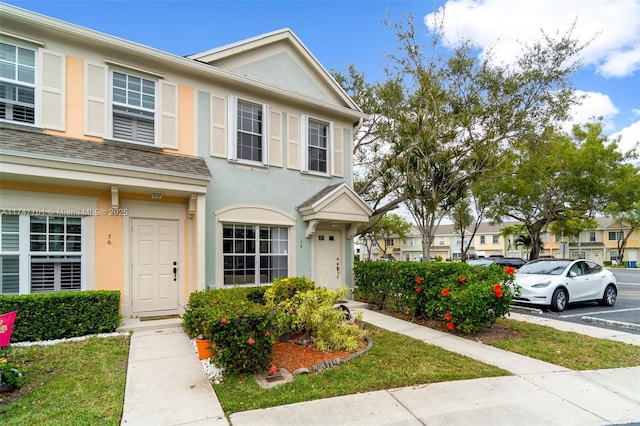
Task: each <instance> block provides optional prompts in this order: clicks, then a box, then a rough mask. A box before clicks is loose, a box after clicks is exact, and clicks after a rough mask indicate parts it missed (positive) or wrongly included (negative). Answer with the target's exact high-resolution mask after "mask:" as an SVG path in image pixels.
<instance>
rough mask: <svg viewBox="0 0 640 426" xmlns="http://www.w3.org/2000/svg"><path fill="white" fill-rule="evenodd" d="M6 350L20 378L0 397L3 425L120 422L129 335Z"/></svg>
mask: <svg viewBox="0 0 640 426" xmlns="http://www.w3.org/2000/svg"><path fill="white" fill-rule="evenodd" d="M7 352H8V355H9V360H10V361H11V362H12V363H13V364H15V365H16V366H17V367H18V368H19V369H20V370H21V371H22V372H23V378H24V382H23V384H22V386H21V387H20V388H19V389H18V390H17V391H15V392H13V393H11V394H9V393H6V394H2V396H1V397H0V398H1V399H0V424H2V426H12V425H16V426H18V425H21V426H24V425H39V426H42V425H61V426H62V425H64V426H68V425H74V426H79V425H92V426H93V425H114V426H116V425H119V424H120V417H121V416H122V402H123V400H124V386H125V381H126V375H127V361H128V356H129V336H128V335H126V336H114V337H107V338H97V337H92V338H89V339H86V340H82V341H78V342H65V343H59V344H56V345H52V346H40V345H37V346H26V347H21V346H15V347H9V349H8V351H7ZM16 397H18V398H17V399H16Z"/></svg>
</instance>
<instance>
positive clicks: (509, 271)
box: [504, 266, 516, 275]
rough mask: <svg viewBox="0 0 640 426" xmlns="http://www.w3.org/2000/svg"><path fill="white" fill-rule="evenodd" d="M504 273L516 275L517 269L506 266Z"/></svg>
mask: <svg viewBox="0 0 640 426" xmlns="http://www.w3.org/2000/svg"><path fill="white" fill-rule="evenodd" d="M504 271H505V272H506V273H507V274H509V275H513V274H515V273H516V268H514V267H513V266H505V267H504Z"/></svg>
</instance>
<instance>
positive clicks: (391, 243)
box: [384, 238, 396, 247]
mask: <svg viewBox="0 0 640 426" xmlns="http://www.w3.org/2000/svg"><path fill="white" fill-rule="evenodd" d="M384 244H385V245H386V246H387V247H393V246H395V244H396V242H395V241H394V239H393V238H387V239H386V240H385V242H384Z"/></svg>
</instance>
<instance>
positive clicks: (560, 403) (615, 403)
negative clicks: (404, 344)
mask: <svg viewBox="0 0 640 426" xmlns="http://www.w3.org/2000/svg"><path fill="white" fill-rule="evenodd" d="M363 306H364V305H362V304H357V303H353V304H351V307H352V309H354V310H355V311H361V312H362V313H363V320H364V321H365V322H367V323H370V324H373V325H375V326H378V327H381V328H384V329H387V330H391V331H395V332H398V333H400V334H404V335H407V336H410V337H414V338H416V339H419V340H422V341H425V342H427V343H430V344H433V345H436V346H440V347H442V348H444V349H447V350H449V351H452V352H456V353H460V354H463V355H466V356H469V357H470V358H474V359H478V360H480V361H483V362H485V363H487V364H491V365H495V366H498V367H500V368H503V369H505V370H507V371H510V372H512V373H513V374H514V376H507V377H494V378H486V379H474V380H462V381H454V382H444V383H434V384H430V385H418V386H411V387H405V388H400V389H389V390H382V391H376V392H368V393H363V394H355V395H347V396H342V397H336V398H328V399H323V400H317V401H309V402H303V403H297V404H290V405H285V406H279V407H273V408H268V409H262V410H252V411H244V412H240V413H234V414H232V415H231V416H230V417H229V419H228V420H227V418H226V417H225V416H224V413H223V411H222V408H221V407H220V404H219V402H218V400H217V397H216V395H215V393H214V392H213V390H212V387H211V385H210V384H209V382H208V381H207V378H206V376H205V374H204V371H203V370H202V364H201V363H200V361H199V360H198V357H197V355H196V352H195V349H194V348H193V345H192V344H191V342H190V341H189V339H188V338H187V336H186V335H185V334H184V333H183V332H182V329H181V328H180V327H181V326H180V322H179V320H164V321H165V322H164V323H158V322H157V321H149V322H147V323H142V322H137V324H136V321H135V320H129V321H128V324H125V325H124V326H123V328H122V329H123V330H124V329H128V330H134V333H133V335H132V337H131V352H130V355H129V369H128V372H127V385H126V390H125V403H124V412H123V418H122V423H121V424H122V425H134V426H138V425H140V426H143V425H154V426H162V425H167V426H169V425H172V426H177V425H228V424H231V425H233V426H253V425H256V426H260V425H278V426H281V425H323V426H326V425H367V426H372V425H376V426H377V425H426V424H428V425H457V424H459V425H469V424H472V425H485V424H486V425H513V424H524V425H605V424H625V423H626V424H628V423H631V422H640V367H633V368H622V369H610V370H596V371H581V372H576V371H571V370H568V369H566V368H563V367H559V366H556V365H553V364H549V363H546V362H542V361H538V360H534V359H531V358H528V357H525V356H521V355H517V354H513V353H510V352H507V351H503V350H500V349H496V348H493V347H491V346H487V345H484V344H482V343H479V342H474V341H471V340H468V339H464V338H461V337H457V336H452V335H450V334H448V333H443V332H439V331H436V330H432V329H429V328H426V327H422V326H419V325H416V324H413V323H410V322H407V321H403V320H400V319H397V318H393V317H389V316H386V315H383V314H380V313H378V312H374V311H370V310H367V309H364V307H363ZM512 317H516V318H517V319H519V320H529V321H533V322H535V321H536V320H537V318H535V317H530V316H527V315H519V314H512ZM520 317H522V318H520ZM544 325H548V326H552V327H553V326H555V327H558V328H562V327H567V325H566V324H565V323H560V322H559V321H552V320H545V324H544ZM141 327H142V329H141ZM571 327H572V330H567V331H575V332H582V333H585V334H604V332H603V331H600V330H601V329H597V328H596V327H592V326H586V325H585V326H581V325H579V324H573V325H571ZM145 328H146V329H145ZM594 330H596V331H594ZM609 334H611V335H608V336H606V337H605V338H613V339H615V340H620V341H625V342H627V343H630V344H635V345H640V336H638V335H635V334H630V333H623V332H615V333H611V332H609ZM594 337H598V336H594ZM374 344H375V342H374ZM277 389H278V388H277V387H276V388H274V389H272V390H270V391H271V392H277Z"/></svg>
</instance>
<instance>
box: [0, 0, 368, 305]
mask: <svg viewBox="0 0 640 426" xmlns="http://www.w3.org/2000/svg"><path fill="white" fill-rule="evenodd" d="M0 14H1V16H0V19H1V22H2V28H1V29H0V38H1V40H0V41H1V44H0V89H1V90H0V161H1V163H2V166H1V168H0V197H1V198H0V210H2V216H1V219H0V220H1V224H0V225H1V231H2V233H1V236H0V239H1V240H0V243H1V244H0V248H1V252H0V260H1V262H0V277H1V282H0V294H27V293H42V292H53V291H62V290H90V289H109V290H120V291H121V292H122V314H123V315H125V316H148V315H165V314H174V313H180V312H182V311H183V309H184V308H183V307H184V306H185V304H186V301H187V299H188V296H189V294H190V293H191V292H193V291H196V290H203V289H205V288H211V287H218V288H222V287H224V286H225V285H245V284H246V285H253V284H266V283H270V282H272V281H273V279H275V278H277V277H283V276H290V275H305V276H308V277H312V278H313V279H314V280H315V281H316V282H317V283H318V284H320V285H326V286H329V287H337V286H339V285H345V284H346V285H351V284H352V281H351V280H352V277H351V269H352V268H351V267H352V262H353V261H352V259H353V251H352V244H351V240H350V238H351V237H352V236H353V235H354V234H355V229H356V228H357V225H358V223H361V222H366V221H367V220H368V216H369V215H370V214H371V210H370V208H369V207H368V206H367V205H366V204H365V203H364V202H363V201H362V200H361V199H360V198H359V197H358V196H357V195H356V194H355V193H354V192H353V190H352V189H351V184H352V182H351V176H352V161H351V154H350V153H351V152H352V139H353V134H354V132H355V130H356V128H357V126H358V125H359V123H361V122H362V119H363V118H366V116H365V115H364V114H363V113H362V112H361V111H360V110H359V109H358V107H357V106H356V105H355V104H354V103H353V101H351V99H350V98H349V97H348V96H347V95H346V94H345V93H344V92H343V91H342V90H341V88H340V87H339V85H338V84H337V83H336V82H335V81H334V80H333V79H332V78H331V77H330V75H329V74H328V73H327V72H326V71H325V70H324V69H323V68H322V66H321V65H320V64H319V63H318V62H317V60H315V58H314V57H313V56H312V55H311V53H309V52H308V50H307V49H306V48H305V47H304V46H303V45H302V43H301V42H300V41H299V40H298V39H297V38H296V37H295V35H293V34H292V33H291V32H290V31H289V30H281V31H277V32H274V33H271V34H267V35H264V36H260V37H256V38H254V39H251V40H248V41H245V42H241V43H238V44H234V45H231V46H225V47H223V48H220V49H215V50H212V51H209V52H205V53H203V54H199V55H194V56H192V57H189V58H184V57H180V56H175V55H172V54H168V53H165V52H161V51H158V50H155V49H152V48H149V47H145V46H141V45H139V44H135V43H132V42H128V41H126V40H122V39H119V38H115V37H111V36H108V35H105V34H101V33H98V32H94V31H91V30H88V29H85V28H81V27H78V26H75V25H71V24H68V23H65V22H61V21H58V20H55V19H52V18H48V17H45V16H42V15H38V14H35V13H31V12H28V11H25V10H23V9H19V8H16V7H13V6H9V5H6V4H0ZM185 49H186V50H188V46H186V47H185Z"/></svg>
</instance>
